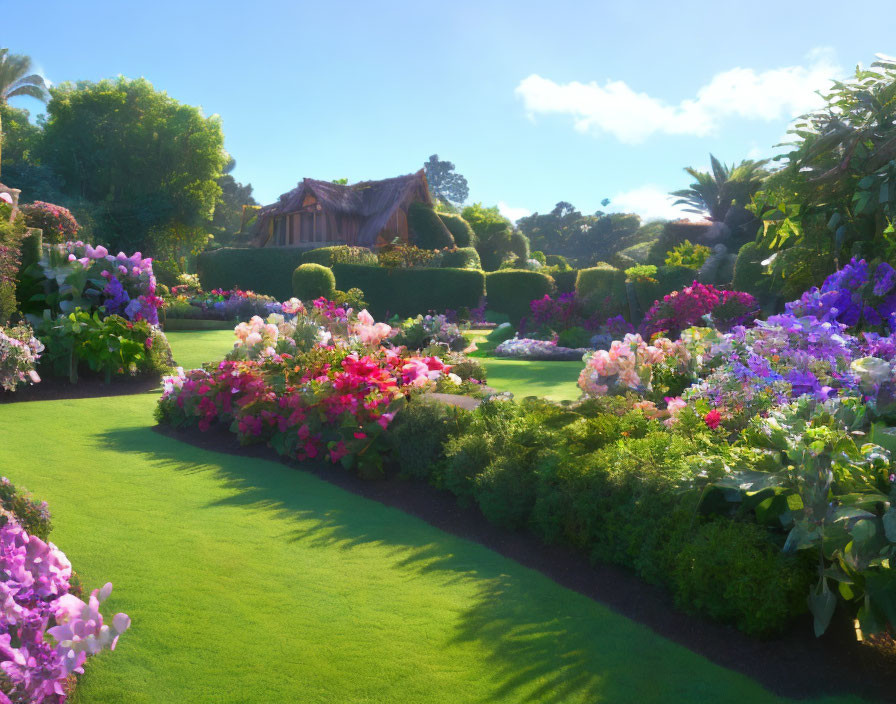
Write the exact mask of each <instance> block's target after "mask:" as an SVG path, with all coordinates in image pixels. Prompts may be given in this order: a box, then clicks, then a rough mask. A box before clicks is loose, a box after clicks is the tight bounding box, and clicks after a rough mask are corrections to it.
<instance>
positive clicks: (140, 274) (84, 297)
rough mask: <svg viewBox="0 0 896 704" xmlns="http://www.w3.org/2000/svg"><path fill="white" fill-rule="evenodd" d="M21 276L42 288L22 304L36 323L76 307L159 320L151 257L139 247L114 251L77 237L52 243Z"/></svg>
mask: <svg viewBox="0 0 896 704" xmlns="http://www.w3.org/2000/svg"><path fill="white" fill-rule="evenodd" d="M26 277H27V278H30V279H32V280H33V285H34V286H36V287H39V288H41V289H42V291H41V293H39V294H37V295H35V296H32V297H31V298H30V299H29V301H28V302H27V303H25V302H23V306H22V308H23V310H24V311H25V312H26V313H27V317H28V318H29V320H31V322H32V323H33V324H35V325H37V324H38V322H39V321H42V320H46V319H48V318H52V317H54V316H56V315H59V314H61V313H62V314H65V313H71V312H72V311H74V310H75V309H81V310H83V311H85V312H90V311H101V312H102V313H103V314H105V315H111V314H118V315H123V316H125V317H127V318H128V320H131V321H140V320H146V321H148V322H149V323H150V324H151V325H157V324H158V322H159V317H158V309H159V307H160V306H161V305H162V299H161V298H159V297H158V296H156V295H155V291H156V280H155V276H154V275H153V271H152V259H149V258H144V257H142V256H141V254H140V252H135V253H134V254H132V255H131V256H130V257H128V256H127V255H125V254H124V252H119V253H118V254H117V255H115V256H113V255H111V254H109V252H108V250H107V249H106V248H105V247H103V246H99V247H93V246H91V245H89V244H84V243H83V242H80V241H78V242H65V243H63V244H58V245H51V246H49V247H47V248H46V249H45V251H44V253H43V256H42V257H41V259H40V261H39V262H38V264H37V266H34V267H31V268H30V269H29V271H28V272H26V273H25V274H24V275H23V278H26Z"/></svg>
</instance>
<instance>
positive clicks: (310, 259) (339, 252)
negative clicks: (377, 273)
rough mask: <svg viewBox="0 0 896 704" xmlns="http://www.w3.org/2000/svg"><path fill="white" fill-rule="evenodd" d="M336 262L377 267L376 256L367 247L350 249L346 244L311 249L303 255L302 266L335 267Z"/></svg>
mask: <svg viewBox="0 0 896 704" xmlns="http://www.w3.org/2000/svg"><path fill="white" fill-rule="evenodd" d="M336 262H344V263H346V264H349V263H350V264H372V265H376V254H374V253H373V252H371V251H370V250H369V249H367V248H366V247H350V246H348V245H344V244H337V245H333V246H332V247H318V248H317V249H309V250H308V251H306V252H305V253H304V254H303V255H302V264H320V265H321V266H333V264H335V263H336Z"/></svg>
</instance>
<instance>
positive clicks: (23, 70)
mask: <svg viewBox="0 0 896 704" xmlns="http://www.w3.org/2000/svg"><path fill="white" fill-rule="evenodd" d="M20 95H28V96H31V97H32V98H37V99H38V100H42V101H44V102H47V99H48V98H49V97H50V96H49V91H48V90H47V82H46V80H44V77H43V76H41V75H40V74H38V73H31V57H30V56H23V55H19V54H10V53H9V49H0V104H2V105H5V104H6V103H7V101H8V100H9V99H10V98H16V97H18V96H20ZM2 120H3V118H2V117H0V160H2V157H3V153H2V149H3V144H2V136H3V121H2Z"/></svg>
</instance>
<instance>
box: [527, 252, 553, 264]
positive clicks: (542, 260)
mask: <svg viewBox="0 0 896 704" xmlns="http://www.w3.org/2000/svg"><path fill="white" fill-rule="evenodd" d="M529 257H530V258H531V259H534V260H535V261H537V262H538V263H539V264H541V265H542V266H547V263H548V262H547V258H546V257H545V256H544V252H542V251H540V250H538V249H536V250H535V251H533V252H530V253H529Z"/></svg>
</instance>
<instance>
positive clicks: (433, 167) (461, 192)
mask: <svg viewBox="0 0 896 704" xmlns="http://www.w3.org/2000/svg"><path fill="white" fill-rule="evenodd" d="M423 169H424V170H425V172H426V180H427V181H428V182H429V190H430V192H431V193H432V194H433V196H435V197H436V198H438V199H440V200H444V201H447V202H449V203H453V204H455V205H460V204H462V203H463V202H464V201H465V200H467V196H469V195H470V188H469V186H468V185H467V179H465V178H464V177H463V176H461V175H460V174H459V173H457V172H456V171H455V170H454V164H452V163H451V162H450V161H440V160H439V155H438V154H433V155H432V156H431V157H429V159H428V160H427V161H426V163H424V164H423Z"/></svg>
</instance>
